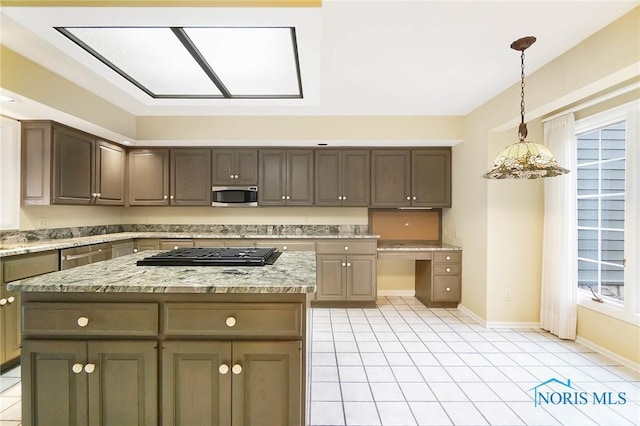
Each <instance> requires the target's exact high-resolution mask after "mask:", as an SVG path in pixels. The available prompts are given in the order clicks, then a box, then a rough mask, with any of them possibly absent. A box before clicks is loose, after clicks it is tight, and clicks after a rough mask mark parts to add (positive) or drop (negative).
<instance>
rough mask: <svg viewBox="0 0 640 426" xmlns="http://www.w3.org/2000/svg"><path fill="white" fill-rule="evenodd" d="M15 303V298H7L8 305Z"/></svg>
mask: <svg viewBox="0 0 640 426" xmlns="http://www.w3.org/2000/svg"><path fill="white" fill-rule="evenodd" d="M15 301H16V298H15V297H13V296H9V297H8V298H7V302H9V303H13V302H15Z"/></svg>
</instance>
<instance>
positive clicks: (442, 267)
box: [433, 263, 462, 275]
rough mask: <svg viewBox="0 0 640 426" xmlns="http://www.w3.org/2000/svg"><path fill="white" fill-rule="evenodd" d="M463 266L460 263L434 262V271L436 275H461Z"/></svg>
mask: <svg viewBox="0 0 640 426" xmlns="http://www.w3.org/2000/svg"><path fill="white" fill-rule="evenodd" d="M461 270H462V266H461V265H460V264H459V263H434V264H433V273H434V274H435V275H460V271H461Z"/></svg>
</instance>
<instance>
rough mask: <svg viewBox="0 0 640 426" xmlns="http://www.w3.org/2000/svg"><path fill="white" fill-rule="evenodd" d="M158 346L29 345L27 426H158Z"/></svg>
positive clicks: (24, 374)
mask: <svg viewBox="0 0 640 426" xmlns="http://www.w3.org/2000/svg"><path fill="white" fill-rule="evenodd" d="M156 345H157V342H152V341H149V342H145V341H118V340H116V341H68V340H25V341H24V342H23V350H22V399H23V405H22V406H23V410H22V421H23V424H25V425H38V426H48V425H51V426H59V425H69V426H74V425H101V426H122V425H152V424H157V413H158V405H157V383H158V380H157V369H158V367H157V349H156Z"/></svg>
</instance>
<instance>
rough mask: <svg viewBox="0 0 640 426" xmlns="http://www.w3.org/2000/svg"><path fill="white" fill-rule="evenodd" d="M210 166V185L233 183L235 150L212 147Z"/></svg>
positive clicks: (234, 181)
mask: <svg viewBox="0 0 640 426" xmlns="http://www.w3.org/2000/svg"><path fill="white" fill-rule="evenodd" d="M212 155H213V157H212V158H213V160H212V166H211V167H212V168H211V185H213V186H218V185H234V184H235V183H236V179H235V168H234V163H235V152H234V150H233V149H214V150H213V154H212Z"/></svg>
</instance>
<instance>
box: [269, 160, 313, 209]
mask: <svg viewBox="0 0 640 426" xmlns="http://www.w3.org/2000/svg"><path fill="white" fill-rule="evenodd" d="M259 170H260V179H259V180H258V204H259V205H262V206H311V205H313V173H314V169H313V150H311V149H264V150H260V151H259Z"/></svg>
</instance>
